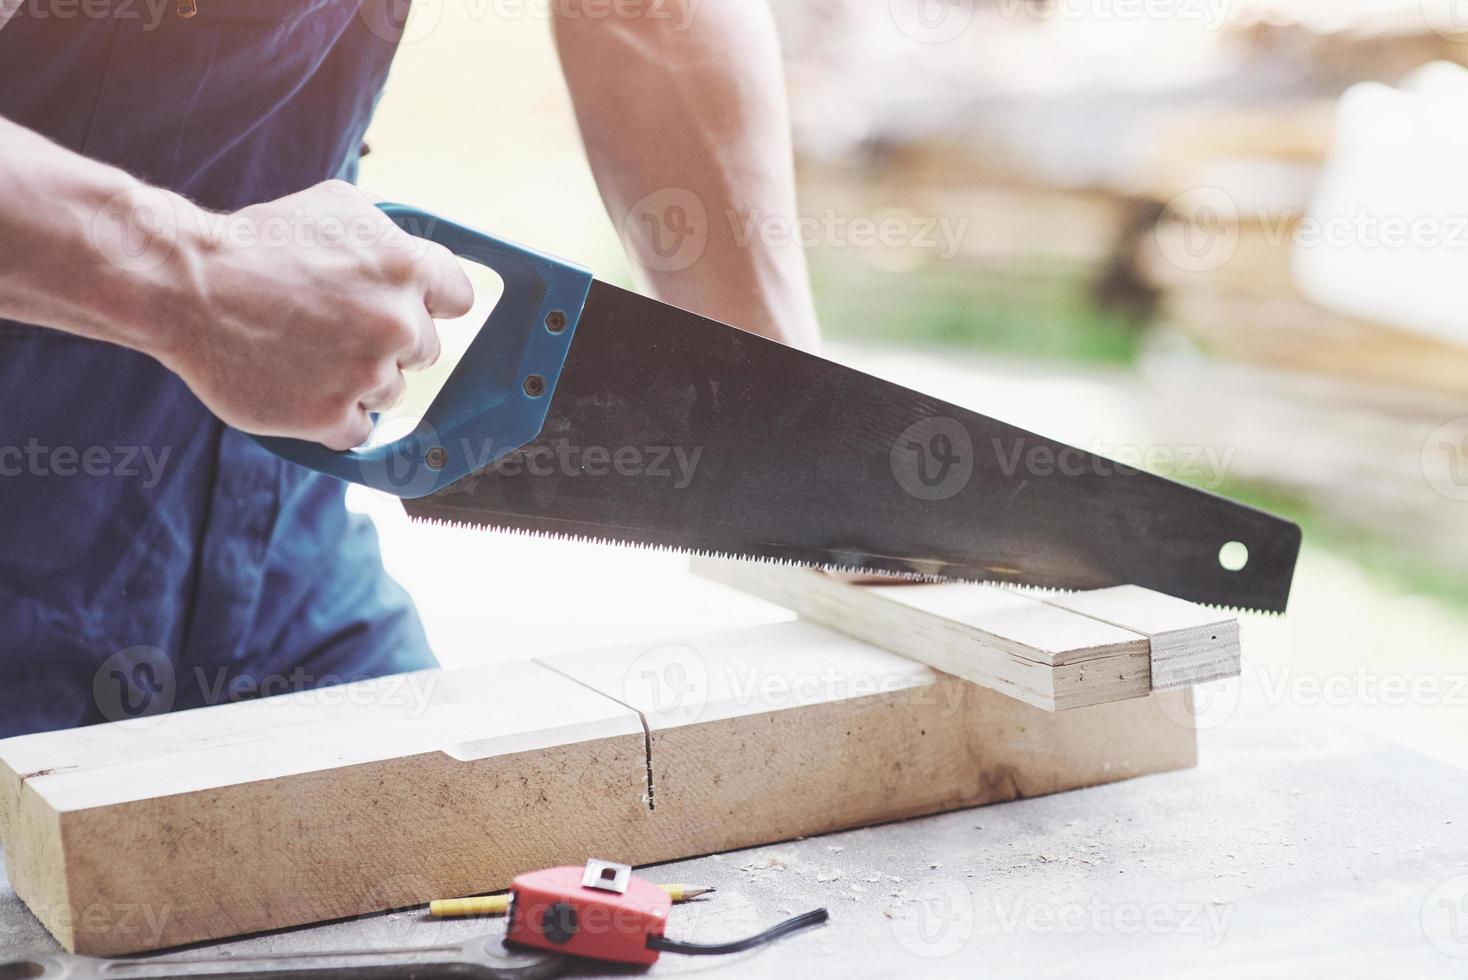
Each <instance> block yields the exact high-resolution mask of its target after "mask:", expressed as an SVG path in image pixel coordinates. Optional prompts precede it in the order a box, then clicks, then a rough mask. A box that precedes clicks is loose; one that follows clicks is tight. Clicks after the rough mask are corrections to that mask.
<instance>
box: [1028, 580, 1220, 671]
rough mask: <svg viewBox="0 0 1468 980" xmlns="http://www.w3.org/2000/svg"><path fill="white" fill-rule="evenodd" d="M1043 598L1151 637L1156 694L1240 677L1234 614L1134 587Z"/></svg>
mask: <svg viewBox="0 0 1468 980" xmlns="http://www.w3.org/2000/svg"><path fill="white" fill-rule="evenodd" d="M1043 598H1044V601H1045V602H1046V603H1048V604H1050V605H1053V606H1057V607H1059V608H1061V609H1065V610H1068V611H1070V612H1074V613H1080V614H1081V615H1084V616H1090V617H1092V618H1094V619H1097V620H1100V621H1102V622H1106V623H1111V624H1112V625H1114V626H1118V627H1121V628H1122V629H1127V630H1131V631H1132V632H1135V633H1140V634H1142V635H1143V636H1145V637H1147V641H1148V646H1149V649H1150V652H1151V660H1152V689H1153V690H1155V691H1163V690H1168V689H1170V688H1174V687H1185V686H1191V685H1193V684H1206V683H1207V682H1209V681H1216V680H1222V679H1223V678H1226V677H1237V676H1238V675H1239V670H1240V667H1241V663H1242V661H1241V659H1240V646H1239V622H1238V620H1237V619H1235V618H1234V616H1233V614H1232V613H1226V612H1221V611H1219V610H1217V609H1209V608H1208V607H1207V606H1199V605H1196V604H1195V603H1191V602H1185V601H1183V600H1182V599H1177V598H1174V597H1173V596H1170V595H1163V594H1162V593H1160V592H1153V591H1151V590H1150V589H1144V588H1141V587H1140V586H1136V585H1118V586H1115V587H1113V588H1110V589H1096V590H1095V591H1092V592H1068V593H1056V594H1053V595H1046V596H1044V597H1043Z"/></svg>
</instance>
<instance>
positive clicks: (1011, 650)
mask: <svg viewBox="0 0 1468 980" xmlns="http://www.w3.org/2000/svg"><path fill="white" fill-rule="evenodd" d="M693 569H694V571H696V572H697V573H698V574H700V575H703V576H706V577H708V578H711V579H714V580H716V581H719V582H723V583H725V584H726V585H731V586H733V587H735V588H737V589H739V590H741V591H743V592H747V593H749V594H751V595H755V596H758V597H760V598H762V599H767V600H769V601H771V602H774V603H776V604H778V605H781V606H784V607H785V608H787V609H790V610H792V611H793V612H795V613H797V614H798V615H800V616H801V617H803V618H806V619H809V620H811V621H813V622H817V623H820V624H822V625H824V626H827V627H830V628H832V629H836V630H840V631H842V632H843V633H847V634H849V635H851V636H854V637H856V638H858V639H861V640H865V641H866V642H868V643H871V644H874V645H876V646H879V647H881V648H883V649H885V650H890V651H892V652H894V653H899V654H902V655H903V656H905V657H911V658H912V659H914V660H918V661H921V662H922V663H925V664H928V665H929V666H932V667H936V668H938V669H939V670H941V671H943V672H945V673H948V674H952V675H954V676H955V677H961V678H963V679H964V680H967V681H972V682H973V683H975V684H981V685H983V686H984V687H988V688H992V689H994V690H996V691H1001V692H1003V693H1005V694H1008V695H1009V696H1010V697H1014V698H1018V699H1019V700H1021V701H1024V702H1025V703H1026V704H1032V705H1035V706H1036V707H1039V708H1044V709H1046V710H1047V711H1062V710H1068V709H1071V708H1079V707H1084V706H1086V705H1091V704H1105V703H1107V702H1111V701H1122V700H1125V699H1127V698H1139V697H1145V696H1146V695H1147V694H1148V693H1150V692H1151V690H1152V676H1151V671H1152V662H1151V645H1150V643H1149V640H1148V637H1147V636H1145V635H1143V634H1142V633H1139V632H1137V631H1135V630H1131V629H1126V628H1124V627H1122V626H1120V625H1115V624H1112V623H1109V622H1105V621H1103V620H1102V619H1099V618H1097V617H1094V616H1090V615H1087V614H1084V613H1082V612H1076V611H1072V610H1069V609H1065V608H1062V607H1060V606H1058V605H1056V604H1052V603H1049V602H1046V601H1044V600H1043V599H1041V598H1039V597H1037V596H1034V595H1028V594H1021V593H1018V592H1014V591H1011V590H1008V589H1005V588H1002V587H999V586H985V585H972V584H967V583H961V582H951V583H942V584H900V585H854V584H852V583H850V582H847V581H843V580H842V579H839V578H836V577H833V576H830V575H826V574H824V573H822V572H820V571H816V570H814V569H809V568H798V567H794V566H780V565H768V564H758V563H754V562H743V561H733V560H729V559H719V558H700V559H696V560H695V561H694V562H693Z"/></svg>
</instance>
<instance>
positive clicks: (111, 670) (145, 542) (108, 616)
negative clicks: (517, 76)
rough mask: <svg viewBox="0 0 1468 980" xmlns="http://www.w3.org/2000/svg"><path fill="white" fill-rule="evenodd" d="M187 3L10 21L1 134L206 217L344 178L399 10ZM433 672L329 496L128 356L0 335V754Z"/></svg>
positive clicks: (49, 11) (67, 341)
mask: <svg viewBox="0 0 1468 980" xmlns="http://www.w3.org/2000/svg"><path fill="white" fill-rule="evenodd" d="M195 5H196V7H197V13H196V14H194V16H191V17H184V16H181V15H180V12H179V10H178V8H177V5H176V0H163V2H160V0H108V2H107V3H105V4H91V3H88V4H77V5H74V6H68V7H67V8H66V10H65V11H63V10H62V8H61V7H59V6H57V5H54V4H21V5H20V7H19V9H18V11H17V12H16V13H15V15H14V17H13V18H12V19H11V20H10V21H9V23H7V24H6V25H5V26H4V27H0V116H4V117H6V118H7V119H10V120H11V121H13V122H16V123H19V124H21V125H23V126H27V127H29V128H31V129H33V130H36V131H38V132H40V133H41V134H43V135H45V136H47V137H49V138H50V139H52V140H54V141H56V142H57V143H60V144H62V145H63V146H66V147H68V148H70V149H73V150H76V151H77V152H80V153H83V154H85V155H87V156H89V157H92V158H94V159H97V160H102V161H105V162H107V163H111V164H114V165H116V166H119V167H122V168H123V169H125V170H127V171H129V172H131V173H133V174H135V175H137V176H138V177H140V178H142V179H144V180H146V181H148V182H149V183H152V184H156V185H160V186H163V187H166V188H169V189H171V190H174V191H177V192H179V193H181V194H183V195H185V196H187V197H189V198H191V199H192V200H194V201H197V202H199V203H200V204H202V205H204V206H206V207H208V208H211V209H214V210H218V211H233V210H235V209H237V208H240V207H243V206H246V205H249V204H253V203H258V202H260V201H265V200H271V199H274V198H277V197H280V196H283V195H286V194H290V193H293V192H295V191H298V190H301V189H302V188H305V187H309V186H311V185H312V184H315V183H317V182H319V181H321V180H325V179H327V178H331V177H343V178H346V179H351V178H352V177H354V175H355V170H356V163H357V156H358V148H359V146H360V144H361V139H362V134H363V133H364V132H365V130H366V128H367V123H368V120H369V118H370V117H371V114H372V110H373V107H374V105H375V104H376V102H377V99H378V96H379V94H380V93H381V90H382V85H383V83H384V81H385V80H386V78H387V73H388V67H389V65H390V64H391V61H392V57H393V53H394V51H395V49H396V46H397V39H398V34H399V30H398V28H399V27H400V25H401V18H402V17H403V16H405V15H406V12H407V11H406V8H407V3H406V0H196V4H195ZM68 12H69V13H70V16H62V14H65V13H68ZM3 192H4V191H0V193H3ZM9 203H11V204H14V203H15V202H13V201H12V202H9ZM27 203H28V204H29V205H30V206H33V207H38V208H40V207H46V206H47V202H45V201H31V202H27ZM13 247H23V246H18V245H17V243H0V254H3V250H4V249H5V248H13ZM79 274H81V270H79ZM432 665H433V658H432V655H431V654H430V653H429V651H428V647H427V643H426V641H425V638H424V635H423V630H422V627H421V625H420V623H419V621H418V618H417V615H416V613H415V612H414V610H413V607H412V604H411V602H410V600H409V599H408V597H407V595H406V594H405V593H404V592H403V590H402V589H401V588H399V587H398V586H397V585H396V584H395V583H394V582H393V581H392V580H391V579H389V578H388V577H387V575H386V573H385V572H384V571H383V568H382V563H381V559H380V557H379V555H378V545H377V538H376V534H375V532H374V530H373V528H372V526H371V524H370V523H369V522H368V521H367V520H366V519H365V518H363V517H360V516H357V515H352V514H349V513H348V512H347V510H346V508H345V506H344V487H343V485H342V484H340V483H338V482H336V481H334V480H332V479H329V478H326V477H321V476H317V475H315V474H312V473H310V472H308V471H306V470H304V469H300V468H298V467H296V466H294V465H292V464H290V463H286V462H283V461H281V460H278V459H276V458H275V457H274V456H271V455H270V454H268V453H267V452H265V451H264V450H263V449H261V448H259V447H258V446H256V445H255V444H254V443H253V442H252V441H251V440H250V439H248V438H247V437H245V436H243V435H241V434H240V433H239V432H237V431H235V430H233V429H231V428H229V427H228V426H226V425H224V424H223V423H221V422H220V421H219V420H218V419H216V418H215V417H214V416H213V415H211V414H210V412H209V411H208V410H207V409H205V408H204V407H203V405H202V404H200V402H199V401H198V399H196V398H195V397H194V396H193V395H192V394H191V393H190V392H189V390H188V388H187V387H186V386H185V385H184V383H183V382H182V381H181V380H180V379H179V378H178V377H177V376H175V375H174V374H172V373H171V372H170V371H168V370H167V369H166V368H164V367H163V366H162V365H160V364H159V363H158V362H157V361H155V360H153V359H152V358H150V357H148V356H146V355H143V354H139V353H137V352H134V351H131V350H127V349H124V348H121V347H117V346H114V345H111V344H106V343H100V342H97V341H92V340H86V339H82V338H79V337H75V336H71V335H68V334H64V333H60V332H57V331H53V330H48V329H44V328H41V327H36V326H29V325H25V324H16V323H10V322H6V321H0V737H3V736H8V735H15V734H20V733H24V732H32V731H43V730H47V729H53V728H62V727H68V726H73V725H79V724H88V723H92V722H98V721H105V720H118V719H123V718H128V717H131V716H134V715H137V714H140V713H153V712H157V711H160V710H169V709H178V708H185V707H195V706H199V705H203V704H209V703H215V702H218V701H223V700H231V699H234V698H238V697H243V696H251V695H254V694H257V693H280V692H282V691H287V690H299V689H302V688H307V687H313V686H319V685H321V684H329V683H335V682H339V681H345V680H354V679H358V678H363V677H370V676H375V675H379V674H387V673H395V672H400V671H406V670H416V669H419V668H422V667H428V666H432Z"/></svg>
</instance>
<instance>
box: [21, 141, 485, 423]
mask: <svg viewBox="0 0 1468 980" xmlns="http://www.w3.org/2000/svg"><path fill="white" fill-rule="evenodd" d="M0 187H4V188H5V192H6V193H5V194H4V195H3V196H0V318H9V319H15V320H22V321H26V322H29V323H38V324H42V325H44V326H49V327H54V328H57V329H59V330H64V331H67V332H70V333H75V334H79V335H81V336H84V337H91V338H94V339H97V340H107V341H112V342H114V343H118V344H122V345H124V346H127V347H132V348H135V349H137V350H140V351H143V352H144V353H147V354H151V355H153V356H154V357H156V358H157V359H158V360H159V361H160V362H162V363H163V365H164V366H166V367H168V368H169V369H170V370H172V371H173V372H174V373H176V374H177V375H178V376H179V377H180V378H182V379H183V380H184V382H185V383H186V384H188V386H189V388H190V389H191V390H192V391H193V392H194V394H195V395H197V396H198V397H199V399H200V400H201V401H202V402H203V403H204V404H205V405H206V406H207V407H208V408H209V409H210V410H211V411H213V412H214V414H215V415H216V416H218V417H219V418H220V419H221V420H223V421H224V422H227V423H228V424H230V425H233V426H235V427H236V428H240V429H243V430H244V431H246V432H256V433H260V434H262V435H280V436H294V437H296V438H302V439H311V440H315V441H317V442H321V443H324V444H325V445H327V446H330V447H331V448H333V449H348V448H350V447H352V446H355V445H358V444H359V443H361V442H362V440H364V439H365V438H366V437H367V435H368V434H369V433H370V432H371V429H372V420H371V414H370V413H372V412H374V411H380V410H383V409H386V408H388V407H390V406H392V405H393V404H394V403H395V402H396V401H397V399H398V398H400V397H401V396H402V394H403V391H404V388H405V386H406V380H405V377H404V375H403V371H405V370H415V369H418V368H421V367H423V366H425V365H427V364H431V363H432V362H433V361H434V360H435V359H436V358H437V357H438V352H439V343H438V334H437V331H436V328H435V327H434V324H433V319H432V318H433V317H434V316H438V317H444V318H451V317H457V316H462V315H464V314H465V313H467V312H468V311H469V308H470V307H471V306H473V304H474V290H473V287H472V285H471V284H470V282H469V280H468V278H467V277H466V276H465V275H464V271H463V270H462V269H461V268H460V267H459V264H458V262H456V261H455V259H454V257H453V255H452V254H451V253H449V251H448V250H447V249H445V248H443V246H441V245H437V244H434V243H431V242H427V241H424V240H423V239H420V238H413V237H412V236H409V235H407V234H405V233H404V232H403V231H402V230H401V229H399V228H398V227H397V226H396V225H394V224H393V223H392V222H391V221H390V220H389V219H388V218H387V217H386V216H385V215H384V214H383V213H382V212H381V211H380V210H378V209H377V208H376V207H375V206H374V205H373V203H372V201H371V200H370V199H369V198H368V197H367V195H365V194H363V193H362V192H361V191H360V190H358V189H357V188H355V187H352V186H350V185H348V184H344V183H342V182H340V181H325V182H323V183H320V184H316V185H315V186H313V187H309V188H307V189H305V190H302V191H298V192H297V193H295V194H292V195H290V196H288V197H284V198H280V199H278V200H275V201H264V202H261V203H259V204H255V205H251V206H249V207H246V208H241V209H240V210H238V211H235V212H234V213H232V214H230V215H227V216H223V215H212V214H210V213H209V212H206V211H205V210H203V209H202V208H200V207H198V206H197V205H195V204H193V203H191V202H190V201H188V200H186V199H185V198H183V197H181V196H179V195H177V194H173V193H171V192H169V191H165V190H162V189H160V188H156V187H149V186H147V185H145V184H143V183H141V182H140V181H138V180H136V179H134V178H132V177H130V176H128V175H127V174H125V173H123V172H122V171H120V170H117V169H114V168H112V167H109V166H105V165H103V164H100V163H97V162H96V161H93V160H88V159H86V158H85V157H82V156H79V155H77V154H75V153H72V152H71V151H69V150H66V149H64V148H63V147H60V146H57V145H56V144H54V143H51V142H48V141H47V140H45V139H43V138H42V137H40V136H38V135H37V134H35V133H33V132H30V131H29V130H27V129H24V128H23V127H20V126H17V125H14V124H13V123H10V122H7V121H5V120H3V119H0Z"/></svg>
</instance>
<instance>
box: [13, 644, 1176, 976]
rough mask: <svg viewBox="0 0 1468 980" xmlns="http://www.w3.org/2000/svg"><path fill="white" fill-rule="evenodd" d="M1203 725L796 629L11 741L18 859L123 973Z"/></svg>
mask: <svg viewBox="0 0 1468 980" xmlns="http://www.w3.org/2000/svg"><path fill="white" fill-rule="evenodd" d="M404 678H416V679H417V681H418V682H419V683H417V684H416V686H411V687H405V684H406V681H405V680H404ZM408 690H411V691H416V692H417V693H415V694H411V695H407V694H404V693H402V692H404V691H408ZM392 692H397V693H392ZM1189 699H1190V694H1189V692H1186V691H1181V692H1170V693H1168V694H1164V695H1158V696H1154V697H1150V698H1143V699H1137V700H1131V701H1125V702H1119V703H1115V704H1108V705H1101V706H1097V707H1093V708H1080V709H1076V710H1074V711H1070V712H1066V713H1064V714H1061V715H1056V714H1051V713H1049V712H1047V711H1043V710H1040V709H1038V708H1035V707H1032V706H1029V705H1025V704H1022V703H1020V702H1018V701H1016V700H1014V699H1012V698H1009V697H1006V696H1003V695H1001V694H999V693H997V692H994V691H990V690H986V689H984V688H981V687H978V686H975V685H972V684H969V683H966V682H964V681H961V680H959V679H957V678H954V677H951V676H948V675H945V674H942V673H939V672H938V671H935V670H933V669H931V668H929V667H926V666H924V665H922V664H918V663H916V662H914V661H912V660H910V659H907V658H904V657H900V656H897V655H896V654H893V653H890V652H887V651H884V650H880V649H877V648H875V647H873V646H870V645H867V644H864V643H862V642H860V641H858V640H854V639H851V638H849V637H846V636H844V635H842V634H839V633H836V632H834V631H831V630H827V629H823V628H821V627H818V626H815V625H813V624H810V623H804V622H789V623H782V624H775V625H772V626H768V627H763V628H758V629H746V630H734V631H727V632H724V633H719V634H709V635H702V636H695V637H691V638H687V639H685V640H677V641H672V642H659V643H656V644H636V645H630V646H624V647H619V648H614V649H610V650H597V651H588V652H584V653H577V654H570V655H564V656H559V657H551V658H547V659H545V660H543V661H539V662H525V663H518V664H506V665H497V666H494V667H487V668H482V669H476V670H471V671H454V672H439V671H427V672H421V673H419V674H415V675H400V676H399V677H398V678H383V679H380V680H379V681H371V682H365V683H363V684H358V685H347V686H346V687H344V688H333V689H328V690H323V691H318V692H307V693H304V694H296V695H288V696H285V697H279V698H270V699H265V700H259V701H251V702H242V703H239V704H233V705H225V706H219V707H211V708H203V709H198V710H196V711H190V712H181V713H178V714H175V715H165V716H159V717H157V718H151V719H142V720H140V721H138V722H120V723H113V724H109V725H100V726H96V727H92V728H86V729H75V730H70V731H62V732H51V733H45V734H38V735H29V736H22V737H20V738H13V739H8V740H5V741H0V842H3V844H4V847H5V853H6V862H7V867H8V869H9V872H10V876H11V881H12V884H13V885H14V887H15V889H16V892H17V893H18V894H19V895H20V897H21V898H22V899H24V900H25V902H26V903H27V904H28V905H29V906H30V908H31V909H32V910H33V911H34V912H35V913H36V915H37V916H38V917H39V918H40V919H41V921H42V922H43V923H45V925H46V926H47V928H48V929H50V930H51V931H52V933H53V934H54V935H55V936H56V937H57V939H58V940H59V941H60V942H61V943H62V944H63V945H64V946H65V947H67V948H68V949H71V950H74V951H78V952H84V953H90V954H96V955H113V954H121V953H127V952H136V951H142V950H149V949H158V948H164V947H168V946H174V945H179V944H183V943H189V942H197V941H202V940H209V939H218V938H223V937H227V936H234V935H240V934H244V933H249V932H255V931H260V930H265V929H274V928H280V927H284V926H291V925H298V924H303V923H308V922H314V921H319V920H324V919H330V918H339V917H342V916H349V915H356V914H361V913H366V912H373V911H379V910H382V909H387V908H397V907H403V906H405V905H411V904H418V903H422V902H426V901H428V900H429V899H432V898H440V897H444V896H447V895H460V894H472V893H476V892H481V891H489V890H494V889H498V888H503V887H505V886H506V885H508V883H509V881H510V879H511V878H512V877H513V876H514V875H515V874H517V873H519V872H522V871H525V870H528V869H533V868H537V867H544V866H549V865H555V864H576V863H580V862H582V861H584V860H585V859H586V858H587V857H590V856H602V857H609V858H615V859H618V860H624V861H628V862H631V863H634V864H646V863H650V862H655V861H662V860H669V859H673V858H681V857H688V856H692V855H696V854H704V853H708V852H711V851H718V850H723V849H728V848H733V847H741V846H746V845H752V844H758V843H764V842H770V841H776V840H782V839H787V838H790V837H796V836H803V835H806V834H813V833H821V832H824V831H831V830H837V829H842V828H846V827H853V826H859V825H863V824H869V823H878V822H882V821H887V820H893V819H898V818H902V817H910V816H917V815H920V814H926V813H933V812H936V811H939V810H946V809H951V808H955V807H962V806H971V805H976V804H981V803H991V802H997V801H1002V800H1010V799H1015V798H1018V797H1022V796H1032V795H1037V794H1041V793H1050V792H1056V791H1059V790H1066V789H1074V788H1077V787H1080V786H1089V785H1094V784H1096V783H1102V782H1108V781H1111V780H1116V779H1122V778H1126V777H1128V776H1134V775H1140V774H1143V773H1151V772H1160V771H1164V770H1169V769H1176V768H1180V767H1183V766H1189V765H1192V764H1193V763H1194V762H1195V758H1196V756H1195V745H1194V735H1193V731H1192V729H1191V726H1190V724H1189V721H1190V718H1191V712H1190V700H1189Z"/></svg>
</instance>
